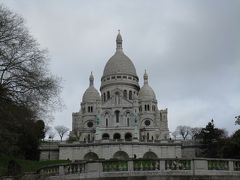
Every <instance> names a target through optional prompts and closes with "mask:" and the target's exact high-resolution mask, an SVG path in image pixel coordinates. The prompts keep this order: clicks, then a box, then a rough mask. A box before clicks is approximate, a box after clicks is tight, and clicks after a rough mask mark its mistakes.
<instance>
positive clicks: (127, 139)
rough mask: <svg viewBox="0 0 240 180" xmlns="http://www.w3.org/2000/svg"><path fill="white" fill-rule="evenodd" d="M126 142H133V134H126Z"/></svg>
mask: <svg viewBox="0 0 240 180" xmlns="http://www.w3.org/2000/svg"><path fill="white" fill-rule="evenodd" d="M125 141H132V134H131V133H126V134H125Z"/></svg>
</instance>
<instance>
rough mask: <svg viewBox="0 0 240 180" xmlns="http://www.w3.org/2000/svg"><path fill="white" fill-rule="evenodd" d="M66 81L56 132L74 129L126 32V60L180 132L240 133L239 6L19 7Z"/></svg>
mask: <svg viewBox="0 0 240 180" xmlns="http://www.w3.org/2000/svg"><path fill="white" fill-rule="evenodd" d="M3 3H4V4H5V5H6V6H8V7H10V8H11V9H13V10H14V11H16V12H18V13H19V14H21V15H22V16H23V17H24V18H25V19H26V22H27V26H28V27H29V29H30V32H31V33H32V34H33V36H34V37H36V39H37V40H38V41H39V43H40V44H41V46H42V47H44V48H48V49H49V52H50V57H51V63H50V65H51V69H52V71H53V72H54V73H56V74H58V75H59V76H61V77H62V78H63V79H64V84H63V86H64V90H63V93H62V97H63V100H64V102H65V104H66V107H67V108H66V110H63V111H62V112H58V113H56V114H55V122H54V124H64V125H66V126H68V127H71V113H72V112H74V111H78V110H79V105H80V101H81V98H82V95H83V93H84V90H85V89H86V88H87V87H88V84H89V82H88V77H89V74H90V72H91V71H93V72H94V75H95V86H96V87H97V88H99V86H100V78H101V76H102V72H103V68H104V65H105V63H106V62H107V60H108V59H109V58H110V57H111V56H112V55H113V53H114V51H115V38H116V34H117V30H118V29H121V33H122V36H123V42H124V44H123V47H124V51H125V53H126V54H127V55H128V56H129V57H130V58H131V59H132V60H133V62H134V64H135V66H136V69H137V72H138V76H139V78H140V79H141V81H140V83H141V84H142V75H143V72H144V69H147V71H148V73H149V81H150V85H151V86H152V87H153V88H154V90H155V93H156V95H157V98H158V101H159V106H160V107H161V108H165V107H168V109H169V126H170V129H171V131H173V130H174V129H175V127H176V126H177V125H179V124H187V125H191V126H204V125H205V124H206V123H207V122H208V121H209V120H210V119H211V118H214V119H215V120H216V124H217V125H218V126H219V127H222V128H223V127H224V128H227V130H229V131H230V132H233V131H234V129H236V127H235V126H234V117H235V115H237V114H239V113H240V112H239V110H240V103H239V100H240V93H239V92H240V83H239V77H240V34H239V32H240V23H239V19H240V2H239V1H237V0H236V1H234V0H232V1H224V0H215V1H214V0H213V1H205V0H203V1H198V0H195V1H188V0H185V1H181V2H180V1H177V0H175V1H168V0H166V1H151V2H148V1H130V2H129V1H111V2H110V1H71V2H69V1H65V0H63V1H58V0H53V1H21V2H20V1H14V0H8V1H3Z"/></svg>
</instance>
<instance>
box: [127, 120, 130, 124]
mask: <svg viewBox="0 0 240 180" xmlns="http://www.w3.org/2000/svg"><path fill="white" fill-rule="evenodd" d="M129 121H130V120H129V118H127V126H129V124H130V122H129Z"/></svg>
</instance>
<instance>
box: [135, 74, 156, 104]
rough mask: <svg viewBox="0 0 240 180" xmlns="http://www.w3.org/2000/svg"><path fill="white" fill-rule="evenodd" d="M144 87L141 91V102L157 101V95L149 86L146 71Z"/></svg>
mask: <svg viewBox="0 0 240 180" xmlns="http://www.w3.org/2000/svg"><path fill="white" fill-rule="evenodd" d="M143 78H144V85H143V87H142V88H141V89H140V91H139V96H138V97H139V99H140V100H142V101H143V100H144V101H152V100H156V95H155V93H154V91H153V89H152V88H151V87H150V86H149V85H148V75H147V73H146V71H145V73H144V76H143Z"/></svg>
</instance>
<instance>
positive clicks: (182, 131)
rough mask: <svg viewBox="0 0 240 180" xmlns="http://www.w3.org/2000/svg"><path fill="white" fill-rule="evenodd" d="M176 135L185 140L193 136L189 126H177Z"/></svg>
mask: <svg viewBox="0 0 240 180" xmlns="http://www.w3.org/2000/svg"><path fill="white" fill-rule="evenodd" d="M173 133H174V134H176V136H177V135H179V136H181V137H182V138H183V139H184V140H186V138H187V137H188V136H189V135H190V134H191V127H189V126H177V128H176V130H175V131H174V132H173Z"/></svg>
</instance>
